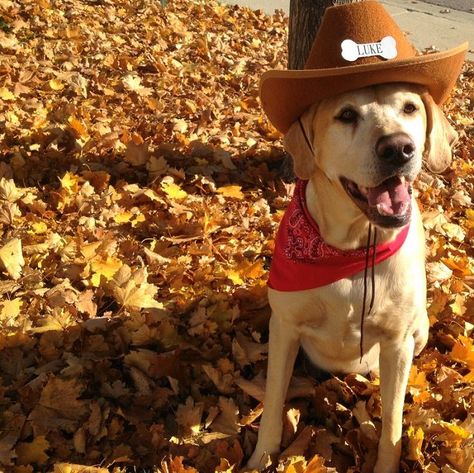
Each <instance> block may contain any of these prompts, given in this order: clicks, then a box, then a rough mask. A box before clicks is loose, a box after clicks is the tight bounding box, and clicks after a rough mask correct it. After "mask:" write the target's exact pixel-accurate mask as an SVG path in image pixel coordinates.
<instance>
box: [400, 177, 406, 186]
mask: <svg viewBox="0 0 474 473" xmlns="http://www.w3.org/2000/svg"><path fill="white" fill-rule="evenodd" d="M405 181H406V178H405V176H402V177H400V182H401V183H402V184H405Z"/></svg>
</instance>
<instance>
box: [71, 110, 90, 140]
mask: <svg viewBox="0 0 474 473" xmlns="http://www.w3.org/2000/svg"><path fill="white" fill-rule="evenodd" d="M67 121H68V123H69V125H70V126H71V128H72V129H73V130H74V131H75V132H76V133H77V135H78V136H79V137H80V138H87V137H89V133H87V128H86V126H85V125H84V124H83V123H82V122H81V121H79V120H78V119H77V118H76V117H74V116H72V115H71V116H70V117H69V118H68V120H67Z"/></svg>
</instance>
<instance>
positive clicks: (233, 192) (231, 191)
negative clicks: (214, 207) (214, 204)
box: [217, 186, 244, 200]
mask: <svg viewBox="0 0 474 473" xmlns="http://www.w3.org/2000/svg"><path fill="white" fill-rule="evenodd" d="M217 192H218V193H219V194H222V195H223V196H224V197H231V198H233V199H238V200H242V199H243V198H244V194H243V193H242V187H240V186H223V187H219V188H218V189H217Z"/></svg>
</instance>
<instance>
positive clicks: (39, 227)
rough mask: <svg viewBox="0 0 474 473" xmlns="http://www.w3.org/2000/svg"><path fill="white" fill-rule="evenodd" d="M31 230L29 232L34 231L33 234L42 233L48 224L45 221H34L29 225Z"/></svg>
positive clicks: (46, 229)
mask: <svg viewBox="0 0 474 473" xmlns="http://www.w3.org/2000/svg"><path fill="white" fill-rule="evenodd" d="M31 228H32V230H31V231H30V233H34V234H35V235H43V234H44V233H46V232H47V231H48V225H46V223H45V222H35V223H33V224H32V225H31Z"/></svg>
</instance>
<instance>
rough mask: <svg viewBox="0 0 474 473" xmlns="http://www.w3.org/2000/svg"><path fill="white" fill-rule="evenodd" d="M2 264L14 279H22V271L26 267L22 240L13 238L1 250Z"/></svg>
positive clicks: (0, 260)
mask: <svg viewBox="0 0 474 473" xmlns="http://www.w3.org/2000/svg"><path fill="white" fill-rule="evenodd" d="M0 262H1V264H2V266H3V267H4V268H5V270H6V271H7V273H8V274H9V275H10V277H11V278H12V279H19V278H20V277H21V270H22V268H23V266H24V265H25V260H24V259H23V250H22V247H21V240H19V239H18V238H13V239H12V240H10V241H9V242H8V243H7V244H6V245H4V246H3V247H2V248H0Z"/></svg>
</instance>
